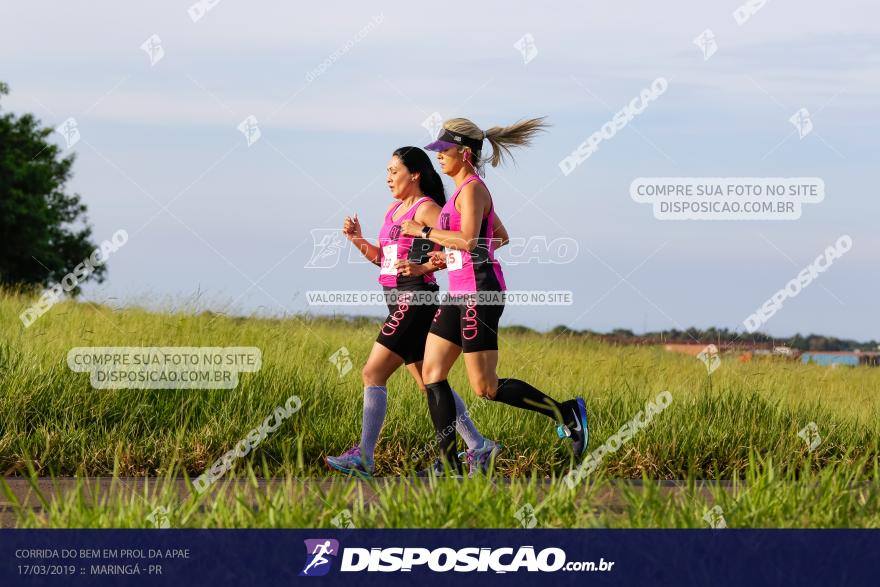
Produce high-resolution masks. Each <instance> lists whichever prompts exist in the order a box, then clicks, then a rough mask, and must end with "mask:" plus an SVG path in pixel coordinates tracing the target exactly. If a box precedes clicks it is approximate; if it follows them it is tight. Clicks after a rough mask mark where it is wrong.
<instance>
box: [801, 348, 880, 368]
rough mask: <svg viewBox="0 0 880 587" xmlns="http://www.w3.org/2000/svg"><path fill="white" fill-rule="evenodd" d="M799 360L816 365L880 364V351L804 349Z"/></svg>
mask: <svg viewBox="0 0 880 587" xmlns="http://www.w3.org/2000/svg"><path fill="white" fill-rule="evenodd" d="M801 362H803V363H815V364H817V365H832V366H834V365H850V366H853V367H855V366H857V365H871V366H874V367H876V366H878V365H880V352H868V353H863V352H860V351H804V352H803V354H801Z"/></svg>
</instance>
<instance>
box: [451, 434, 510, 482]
mask: <svg viewBox="0 0 880 587" xmlns="http://www.w3.org/2000/svg"><path fill="white" fill-rule="evenodd" d="M502 448H503V447H502V445H501V444H499V443H497V442H495V441H493V440H489V439H488V438H487V439H485V440H483V446H481V447H480V448H475V449H473V450H471V449H468V450H466V451H465V452H461V453H458V456H459V458H462V457H464V458H465V459H466V460H467V464H468V477H473V476H475V475H479V474H482V475H487V474H488V473H489V467H490V466H491V464H492V461H493V459H494V458H495V457H496V456H497V455H498V453H500V452H501V449H502Z"/></svg>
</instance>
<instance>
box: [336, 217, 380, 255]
mask: <svg viewBox="0 0 880 587" xmlns="http://www.w3.org/2000/svg"><path fill="white" fill-rule="evenodd" d="M342 234H344V235H345V237H346V238H347V239H348V240H350V241H351V244H353V245H354V246H355V247H356V248H357V250H359V251H360V252H361V254H362V255H363V256H364V257H366V258H367V261H369V262H370V263H373V264H374V265H378V264H379V262H380V261H381V260H382V249H380V248H379V247H378V246H376V245H374V244H373V243H371V242H370V241H368V240H367V239H365V238H364V236H363V234H362V233H361V222H360V220H358V217H357V213H355V215H354V216H353V217H352V216H346V217H345V221H344V222H343V223H342Z"/></svg>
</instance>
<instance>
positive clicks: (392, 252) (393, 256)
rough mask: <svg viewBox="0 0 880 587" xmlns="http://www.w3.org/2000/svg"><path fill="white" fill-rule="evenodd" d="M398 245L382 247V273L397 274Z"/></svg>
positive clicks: (380, 271)
mask: <svg viewBox="0 0 880 587" xmlns="http://www.w3.org/2000/svg"><path fill="white" fill-rule="evenodd" d="M395 263H397V245H385V246H384V247H382V268H381V269H380V270H379V273H380V274H381V275H397V267H395V266H394V264H395Z"/></svg>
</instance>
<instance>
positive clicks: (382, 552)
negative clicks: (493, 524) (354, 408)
mask: <svg viewBox="0 0 880 587" xmlns="http://www.w3.org/2000/svg"><path fill="white" fill-rule="evenodd" d="M0 557H2V565H0V569H2V570H0V584H2V585H28V584H31V585H65V586H66V585H70V584H82V585H85V584H88V585H100V584H113V585H130V584H131V585H133V584H149V585H183V584H188V585H214V586H216V587H219V586H220V585H241V584H245V583H247V584H249V585H253V586H257V585H261V586H262V585H290V584H299V583H302V584H304V585H307V584H310V583H311V584H314V585H351V584H355V583H356V584H363V585H405V584H412V583H413V582H416V581H418V583H419V584H420V585H432V584H437V585H440V584H451V583H452V582H454V584H455V585H471V584H477V583H479V584H480V585H488V584H494V583H497V584H503V585H505V586H511V585H529V584H534V583H536V582H537V581H546V582H548V584H553V585H575V584H577V585H585V584H589V585H632V584H635V583H636V582H638V581H651V582H653V583H654V584H660V585H669V584H676V585H710V584H711V585H743V584H748V585H749V586H750V587H755V586H757V585H799V586H803V585H816V584H822V585H877V584H878V562H880V531H877V530H733V529H724V530H538V529H535V530H473V529H470V530H357V529H351V530H327V529H314V530H312V529H295V530H0Z"/></svg>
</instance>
